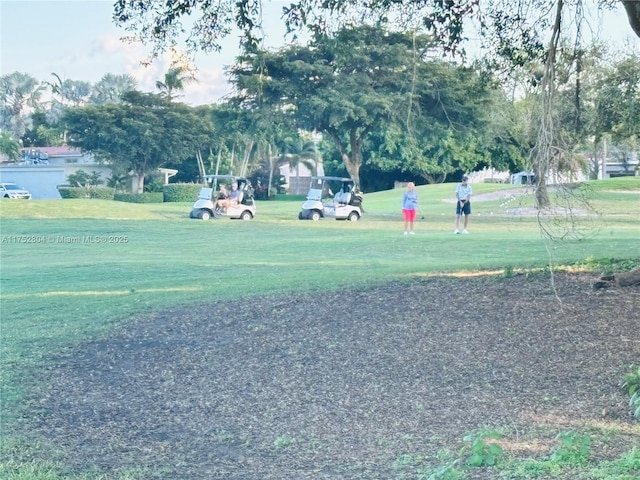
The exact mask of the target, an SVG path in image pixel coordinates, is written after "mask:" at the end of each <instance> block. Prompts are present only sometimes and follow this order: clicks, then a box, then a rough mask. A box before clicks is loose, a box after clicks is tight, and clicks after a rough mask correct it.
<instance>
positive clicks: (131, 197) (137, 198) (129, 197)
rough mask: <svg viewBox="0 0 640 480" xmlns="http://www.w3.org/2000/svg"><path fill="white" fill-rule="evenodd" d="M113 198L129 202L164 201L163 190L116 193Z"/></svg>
mask: <svg viewBox="0 0 640 480" xmlns="http://www.w3.org/2000/svg"><path fill="white" fill-rule="evenodd" d="M113 199H114V200H117V201H118V202H128V203H162V202H163V201H164V198H163V194H162V192H145V193H116V194H115V196H114V197H113Z"/></svg>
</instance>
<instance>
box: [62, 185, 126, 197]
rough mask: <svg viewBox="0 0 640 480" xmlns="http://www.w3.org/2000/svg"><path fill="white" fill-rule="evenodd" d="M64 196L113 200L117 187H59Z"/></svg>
mask: <svg viewBox="0 0 640 480" xmlns="http://www.w3.org/2000/svg"><path fill="white" fill-rule="evenodd" d="M58 192H59V193H60V196H61V197H62V198H67V199H68V198H97V199H100V200H113V197H114V195H115V193H116V190H115V188H109V187H68V186H61V187H58Z"/></svg>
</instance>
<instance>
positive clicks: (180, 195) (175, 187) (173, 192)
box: [162, 183, 202, 202]
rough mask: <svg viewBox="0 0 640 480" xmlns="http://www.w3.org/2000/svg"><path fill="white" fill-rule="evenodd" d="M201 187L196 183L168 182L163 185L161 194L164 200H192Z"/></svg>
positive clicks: (196, 196)
mask: <svg viewBox="0 0 640 480" xmlns="http://www.w3.org/2000/svg"><path fill="white" fill-rule="evenodd" d="M201 188H202V185H200V184H197V183H170V184H169V185H164V187H163V188H162V194H163V198H164V201H165V202H193V201H195V200H196V198H198V192H199V191H200V189H201Z"/></svg>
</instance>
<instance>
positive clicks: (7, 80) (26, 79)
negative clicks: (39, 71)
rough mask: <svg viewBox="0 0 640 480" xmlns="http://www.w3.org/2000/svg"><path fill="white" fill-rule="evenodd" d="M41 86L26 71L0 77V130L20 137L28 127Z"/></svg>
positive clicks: (41, 89)
mask: <svg viewBox="0 0 640 480" xmlns="http://www.w3.org/2000/svg"><path fill="white" fill-rule="evenodd" d="M43 90H44V88H43V86H42V85H41V84H40V82H38V80H36V79H35V78H33V77H32V76H31V75H29V74H27V73H21V72H13V73H9V74H7V75H2V76H1V77H0V130H5V131H8V132H10V133H11V134H12V135H13V136H14V137H16V138H20V137H22V135H24V132H25V131H26V130H27V129H28V128H30V126H31V122H30V117H29V115H30V113H31V111H33V109H35V108H37V106H38V102H39V100H40V98H41V97H42V93H43Z"/></svg>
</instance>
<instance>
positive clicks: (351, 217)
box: [347, 212, 360, 222]
mask: <svg viewBox="0 0 640 480" xmlns="http://www.w3.org/2000/svg"><path fill="white" fill-rule="evenodd" d="M347 220H349V221H350V222H357V221H358V220H360V215H358V212H351V213H350V214H349V216H348V217H347Z"/></svg>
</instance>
